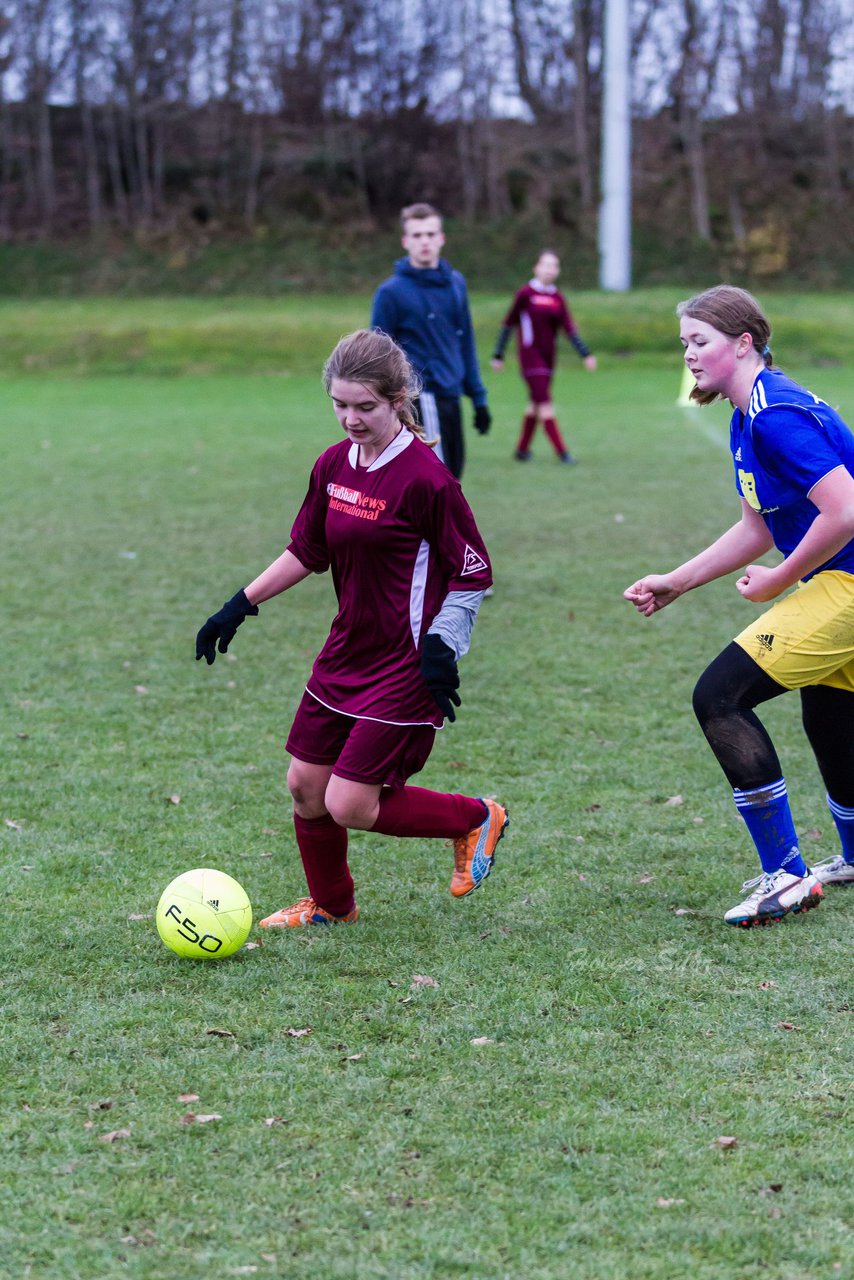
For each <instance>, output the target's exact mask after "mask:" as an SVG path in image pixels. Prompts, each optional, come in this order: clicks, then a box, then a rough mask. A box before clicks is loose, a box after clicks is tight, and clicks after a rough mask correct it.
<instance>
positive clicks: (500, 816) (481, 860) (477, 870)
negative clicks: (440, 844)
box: [451, 800, 510, 898]
mask: <svg viewBox="0 0 854 1280" xmlns="http://www.w3.org/2000/svg"><path fill="white" fill-rule="evenodd" d="M483 803H484V804H485V805H486V817H485V818H484V820H483V822H482V823H481V824H480V826H479V827H475V828H474V830H472V831H470V832H469V833H468V835H465V836H459V837H458V838H457V839H456V840H455V841H454V874H453V875H452V876H451V893H452V894H453V896H454V897H455V898H464V897H465V896H466V894H467V893H472V892H473V891H474V890H475V889H476V888H477V887H478V885H480V884H483V882H484V880H485V879H486V877H487V876H488V875H489V873H490V871H491V870H492V867H493V864H494V862H495V847H496V845H497V844H498V841H499V840H500V839H501V837H502V836H503V835H504V831H505V828H506V827H508V826H509V825H510V819H509V818H508V817H507V810H506V809H504V808H503V807H502V806H501V805H500V804H498V802H497V801H495V800H484V801H483Z"/></svg>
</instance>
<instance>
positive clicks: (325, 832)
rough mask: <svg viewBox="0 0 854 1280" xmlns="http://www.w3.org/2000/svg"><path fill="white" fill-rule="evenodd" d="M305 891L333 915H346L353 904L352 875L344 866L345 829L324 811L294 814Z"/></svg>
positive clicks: (354, 903)
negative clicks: (315, 815) (320, 814)
mask: <svg viewBox="0 0 854 1280" xmlns="http://www.w3.org/2000/svg"><path fill="white" fill-rule="evenodd" d="M294 830H295V831H296V835H297V846H298V848H299V852H300V857H301V858H302V865H303V868H304V869H305V878H306V880H307V881H308V891H309V893H310V894H311V896H312V898H314V900H315V902H316V903H317V905H318V906H319V907H323V910H324V911H328V912H329V914H330V915H333V916H346V914H347V912H348V911H352V910H353V907H354V906H355V905H356V900H355V898H354V897H353V877H352V876H351V875H350V868H349V867H348V866H347V831H346V828H344V827H339V825H338V823H337V822H336V821H335V820H334V819H333V818H332V817H331V816H330V815H329V814H328V813H327V814H325V815H324V817H322V818H301V817H300V816H299V814H298V813H295V814H294Z"/></svg>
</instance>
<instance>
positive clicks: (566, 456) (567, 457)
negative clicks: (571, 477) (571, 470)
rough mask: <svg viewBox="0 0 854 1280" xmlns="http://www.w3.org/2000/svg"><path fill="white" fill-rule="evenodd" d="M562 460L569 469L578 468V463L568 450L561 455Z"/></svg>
mask: <svg viewBox="0 0 854 1280" xmlns="http://www.w3.org/2000/svg"><path fill="white" fill-rule="evenodd" d="M560 460H561V462H564V463H565V464H566V465H567V466H568V467H577V466H578V462H577V461H576V459H575V458H573V456H572V454H571V453H570V452H569V450H568V449H565V450H564V452H563V453H562V454H561V455H560Z"/></svg>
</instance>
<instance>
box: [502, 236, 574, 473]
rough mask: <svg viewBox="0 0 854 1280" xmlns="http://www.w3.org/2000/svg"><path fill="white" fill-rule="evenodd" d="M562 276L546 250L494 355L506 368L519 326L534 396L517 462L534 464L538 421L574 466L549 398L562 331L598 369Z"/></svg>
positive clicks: (525, 368) (513, 309)
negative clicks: (512, 337) (506, 354)
mask: <svg viewBox="0 0 854 1280" xmlns="http://www.w3.org/2000/svg"><path fill="white" fill-rule="evenodd" d="M559 275H560V259H559V258H558V256H557V254H556V253H555V252H554V251H553V250H551V249H544V250H543V252H542V253H541V254H540V256H539V258H538V259H537V261H536V264H535V266H534V278H533V280H531V281H529V283H528V284H526V285H525V286H524V287H523V288H522V289H520V290H519V292H518V293H517V294H516V297H515V298H514V299H513V305H512V306H511V307H510V310H509V311H508V312H507V315H506V316H505V317H504V322H503V325H502V327H501V332H500V333H499V335H498V339H497V341H496V344H495V351H494V353H493V357H492V367H493V369H497V370H499V371H500V370H501V369H503V368H504V351H505V349H506V347H507V343H508V341H509V338H510V334H511V333H512V332H513V330H514V329H516V328H518V330H519V335H518V340H517V345H518V348H519V364H520V366H521V371H522V377H523V378H524V379H525V381H526V382H527V384H528V391H529V393H530V397H531V398H530V401H529V403H528V404H527V406H526V408H525V416H524V418H523V419H522V431H521V434H520V436H519V443H518V444H517V446H516V457H517V459H518V460H519V462H528V461H529V460H530V457H531V441H532V440H533V438H534V432H535V431H536V429H537V423H538V422H541V423H542V424H543V430H544V431H545V433H546V435H547V436H548V438H549V440H550V441H551V443H552V445H553V447H554V450H555V453H556V454H557V456H558V458H559V459H560V461H561V462H566V463H574V462H575V459H574V458H573V456H572V454H571V453H570V451H569V450H568V449H567V447H566V444H565V443H564V440H563V436H562V435H561V433H560V427H559V426H558V425H557V419H556V418H555V407H554V405H553V403H552V396H551V381H552V375H553V374H554V367H555V361H556V359H557V335H558V333H559V332H560V330H561V329H563V330H564V332H565V333H566V334H567V336H568V338H569V340H570V342H571V343H572V345H573V346H574V347H575V350H576V351H577V352H578V354H579V355H580V356H581V358H582V360H583V361H584V366H585V368H586V369H589V370H590V372H591V373H592V372H593V370H594V369H595V368H596V357H595V356H594V355H591V354H590V350H589V348H588V347H587V346H586V345H585V343H584V342H583V341H582V339H581V336H580V334H579V332H578V330H577V329H576V327H575V322H574V320H573V318H572V315H571V313H570V310H569V307H568V306H567V304H566V298H564V296H563V294H562V293H561V292H560V290H559V289H558V288H557V285H556V284H555V281H556V280H557V278H558V276H559Z"/></svg>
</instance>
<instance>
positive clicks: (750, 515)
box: [623, 504, 773, 618]
mask: <svg viewBox="0 0 854 1280" xmlns="http://www.w3.org/2000/svg"><path fill="white" fill-rule="evenodd" d="M772 546H773V542H772V539H771V535H770V533H769V532H768V529H767V528H766V525H765V522H764V521H763V520H762V518H761V517H760V516H758V515H757V514H756V512H754V511H752V510H750V508H749V507H747V506H746V504H745V506H744V508H743V510H742V518H741V520H739V521H738V523H737V524H734V525H733V526H732V527H731V528H730V529H727V531H726V533H722V534H721V536H720V537H719V538H717V539H716V540H715V541H714V542H713V543H712V544H711V546H709V547H706V548H705V550H703V551H701V552H699V554H697V555H696V556H692V558H691V559H690V560H686V561H685V562H684V563H683V564H681V565H679V566H678V568H676V569H671V571H670V572H669V573H664V574H654V573H653V574H645V575H644V577H643V578H639V579H638V580H637V582H633V583H632V585H631V586H630V587H628V588H627V589H626V590H625V591H624V592H623V596H624V598H625V599H626V600H628V601H629V602H630V603H631V604H633V605H634V606H635V608H636V609H637V611H638V613H641V614H643V616H644V617H646V618H649V617H652V615H653V614H654V613H657V612H658V611H659V610H660V609H665V608H666V607H667V605H669V604H673V602H674V600H678V599H679V597H680V596H681V595H684V594H685V592H686V591H693V590H694V589H695V588H697V587H702V586H704V585H705V584H706V583H707V582H712V581H714V579H715V578H722V577H723V576H724V575H725V574H727V573H733V572H734V571H735V570H736V569H743V568H744V566H745V565H746V564H747V563H748V561H749V560H751V559H753V558H754V556H760V555H762V554H763V553H764V552H766V551H768V550H769V549H770V548H771V547H772Z"/></svg>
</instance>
